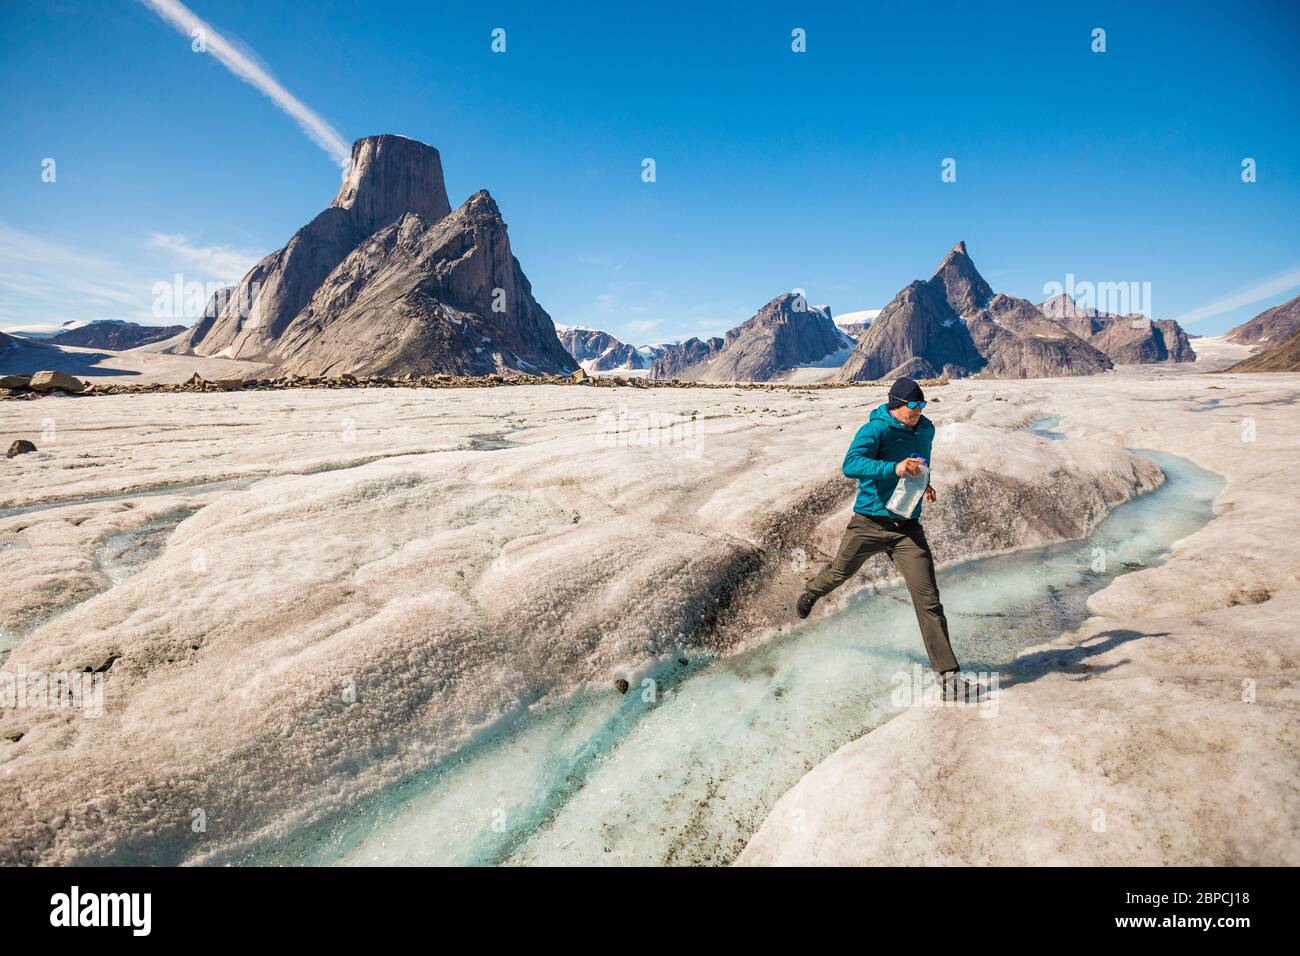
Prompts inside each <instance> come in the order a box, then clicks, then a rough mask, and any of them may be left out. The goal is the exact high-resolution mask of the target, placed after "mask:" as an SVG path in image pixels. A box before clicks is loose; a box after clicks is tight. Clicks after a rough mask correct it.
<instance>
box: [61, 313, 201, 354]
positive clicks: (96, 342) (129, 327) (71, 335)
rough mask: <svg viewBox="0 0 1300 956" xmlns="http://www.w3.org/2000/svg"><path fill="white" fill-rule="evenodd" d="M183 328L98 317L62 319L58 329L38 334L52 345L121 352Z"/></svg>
mask: <svg viewBox="0 0 1300 956" xmlns="http://www.w3.org/2000/svg"><path fill="white" fill-rule="evenodd" d="M184 331H185V326H183V325H140V324H138V323H136V322H125V321H123V320H121V319H98V320H96V321H94V322H64V323H63V327H62V328H61V329H60V330H59V331H58V332H55V333H53V334H52V335H48V336H42V340H43V341H45V342H52V343H53V344H55V345H73V346H79V347H81V348H90V349H111V350H113V351H115V352H121V351H125V350H126V349H133V348H137V347H139V346H141V345H149V344H150V343H152V342H161V341H163V340H164V339H169V338H172V337H173V336H175V335H178V334H180V333H181V332H184Z"/></svg>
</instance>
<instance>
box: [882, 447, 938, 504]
mask: <svg viewBox="0 0 1300 956" xmlns="http://www.w3.org/2000/svg"><path fill="white" fill-rule="evenodd" d="M915 457H918V458H919V457H920V456H919V455H917V456H915ZM921 461H923V462H925V464H923V465H921V473H920V474H919V475H908V476H907V477H905V478H899V479H898V484H897V485H895V486H894V493H893V494H892V495H890V496H889V501H887V502H885V507H886V508H888V509H889V510H890V511H892V512H893V513H894V514H896V515H898V516H899V517H900V518H910V517H912V512H913V511H915V510H916V506H917V505H919V504H920V503H921V496H922V495H924V494H925V489H926V488H928V487H929V486H930V463H929V462H928V461H925V459H924V458H921Z"/></svg>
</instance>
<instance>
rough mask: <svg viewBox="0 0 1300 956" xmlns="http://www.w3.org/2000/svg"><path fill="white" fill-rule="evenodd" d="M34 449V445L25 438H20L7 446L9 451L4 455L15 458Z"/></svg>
mask: <svg viewBox="0 0 1300 956" xmlns="http://www.w3.org/2000/svg"><path fill="white" fill-rule="evenodd" d="M35 450H36V446H35V445H33V444H32V443H31V442H29V441H28V440H27V439H26V438H20V439H18V440H17V441H16V442H14V443H13V444H12V445H10V446H9V452H8V454H6V455H5V457H6V458H17V457H18V456H19V455H25V454H27V453H28V452H29V451H35Z"/></svg>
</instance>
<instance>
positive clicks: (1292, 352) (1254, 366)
mask: <svg viewBox="0 0 1300 956" xmlns="http://www.w3.org/2000/svg"><path fill="white" fill-rule="evenodd" d="M1226 371H1229V372H1300V328H1297V329H1296V330H1295V331H1294V332H1292V333H1291V335H1290V336H1289V337H1287V338H1285V339H1283V340H1282V341H1281V342H1275V343H1273V344H1272V345H1269V346H1266V347H1265V348H1263V349H1261V350H1260V351H1258V352H1256V353H1255V354H1254V355H1252V356H1251V357H1250V358H1248V359H1243V360H1242V361H1240V362H1238V363H1237V364H1236V365H1233V366H1231V367H1230V368H1228V369H1226Z"/></svg>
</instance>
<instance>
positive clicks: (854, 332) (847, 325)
mask: <svg viewBox="0 0 1300 956" xmlns="http://www.w3.org/2000/svg"><path fill="white" fill-rule="evenodd" d="M836 326H837V327H838V328H839V330H840V331H841V332H843V333H844V334H845V335H847V336H848V337H849V338H851V339H853V341H855V342H856V341H858V340H859V339H860V338H862V336H864V335H866V334H867V329H869V328H871V323H870V322H837V323H836Z"/></svg>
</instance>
